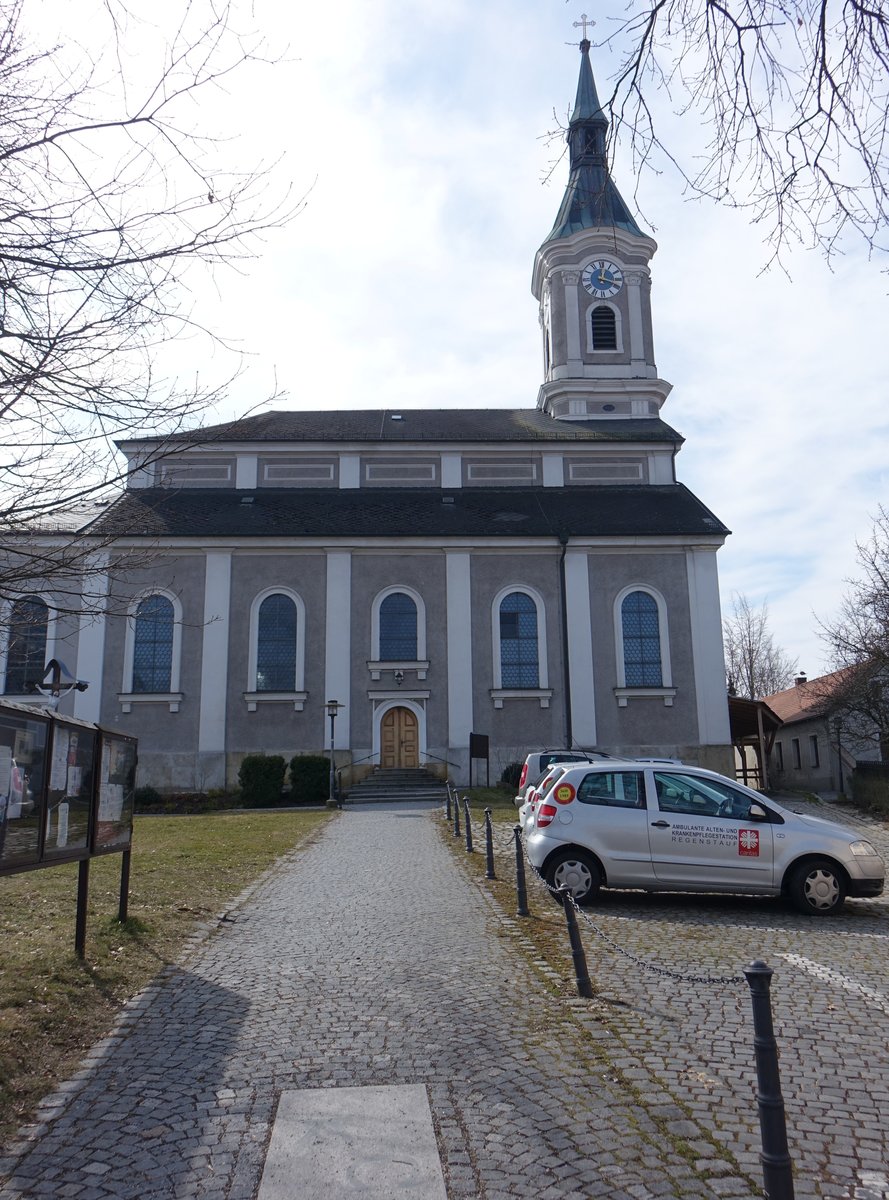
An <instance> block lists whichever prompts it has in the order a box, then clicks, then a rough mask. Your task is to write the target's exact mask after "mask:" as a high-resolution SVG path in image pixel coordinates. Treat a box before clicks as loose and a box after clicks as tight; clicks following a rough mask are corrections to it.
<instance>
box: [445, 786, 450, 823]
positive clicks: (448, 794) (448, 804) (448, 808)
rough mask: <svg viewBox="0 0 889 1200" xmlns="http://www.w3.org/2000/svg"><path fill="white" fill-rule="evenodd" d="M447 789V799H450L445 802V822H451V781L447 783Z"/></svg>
mask: <svg viewBox="0 0 889 1200" xmlns="http://www.w3.org/2000/svg"><path fill="white" fill-rule="evenodd" d="M446 789H447V797H448V798H447V800H445V820H446V821H448V822H450V819H451V781H450V779H449V780H448V781H447V784H446Z"/></svg>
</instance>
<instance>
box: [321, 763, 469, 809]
mask: <svg viewBox="0 0 889 1200" xmlns="http://www.w3.org/2000/svg"><path fill="white" fill-rule="evenodd" d="M446 795H447V789H446V788H445V785H444V783H443V782H442V780H441V779H439V778H438V777H437V776H435V775H433V774H432V772H431V771H427V770H426V769H425V768H424V767H416V768H381V767H378V768H376V769H375V770H374V771H373V772H372V773H371V774H370V775H368V776H367V777H366V778H365V779H362V780H361V782H360V783H356V784H355V785H354V786H353V787H350V788H349V790H348V791H347V792H346V797H345V799H346V803H347V804H374V803H379V802H380V801H384V800H385V801H393V800H396V801H405V802H407V801H411V802H416V801H434V802H437V803H440V804H444V801H445V797H446Z"/></svg>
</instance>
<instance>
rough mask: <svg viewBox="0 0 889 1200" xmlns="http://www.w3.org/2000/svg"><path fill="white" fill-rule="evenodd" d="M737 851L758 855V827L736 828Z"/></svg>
mask: <svg viewBox="0 0 889 1200" xmlns="http://www.w3.org/2000/svg"><path fill="white" fill-rule="evenodd" d="M738 853H739V854H746V855H748V856H752V857H753V858H758V857H759V830H758V829H739V830H738Z"/></svg>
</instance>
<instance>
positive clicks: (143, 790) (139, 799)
mask: <svg viewBox="0 0 889 1200" xmlns="http://www.w3.org/2000/svg"><path fill="white" fill-rule="evenodd" d="M163 802H164V798H163V796H162V795H161V794H160V792H159V791H158V790H157V788H153V787H137V788H136V790H135V792H134V793H133V805H134V807H135V808H136V810H137V811H138V810H140V809H145V808H160V807H161V805H162V804H163Z"/></svg>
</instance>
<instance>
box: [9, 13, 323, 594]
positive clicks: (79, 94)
mask: <svg viewBox="0 0 889 1200" xmlns="http://www.w3.org/2000/svg"><path fill="white" fill-rule="evenodd" d="M35 11H36V10H35ZM28 15H29V9H28V7H27V4H26V3H25V0H0V417H2V421H3V424H2V434H0V535H2V537H3V541H4V544H5V545H6V546H8V547H9V546H12V547H13V548H14V550H15V553H14V554H13V556H12V558H11V559H10V561H9V562H8V563H7V564H6V565H5V568H4V571H3V575H2V583H0V596H2V597H3V598H6V599H9V600H11V599H14V598H15V597H16V595H20V594H24V592H27V591H28V590H30V589H31V588H32V587H33V586H34V585H33V583H32V582H31V578H30V576H29V572H34V571H36V572H37V574H38V575H39V576H41V577H44V578H49V577H51V576H55V575H56V574H59V575H60V577H61V578H62V579H63V580H65V579H72V580H73V578H74V575H75V573H76V570H78V569H82V568H84V566H85V565H86V564H87V563H88V562H89V561H93V559H92V558H91V557H88V556H86V553H85V550H82V549H78V548H76V546H75V545H74V543H73V542H72V541H71V540H70V539H66V538H62V539H61V540H60V541H59V542H58V544H57V546H56V549H55V550H54V549H52V547H51V545H50V544H49V543H46V544H45V545H44V546H43V547H41V548H40V549H38V548H37V547H35V548H34V549H33V551H28V550H26V549H24V548H23V546H22V543H21V540H20V535H21V533H22V531H23V530H24V529H26V528H28V527H31V526H33V524H34V523H35V522H38V523H39V525H40V527H41V528H42V529H44V530H47V531H48V530H50V529H52V528H54V527H55V528H58V529H62V530H64V529H69V530H70V529H71V527H72V516H75V517H76V516H77V515H78V514H79V513H81V507H82V506H83V505H84V504H85V503H86V502H87V501H89V502H100V501H102V500H107V498H108V497H109V496H110V495H113V494H116V493H117V492H118V491H119V490H120V486H121V484H122V483H123V482H124V481H125V471H126V469H125V468H122V467H121V465H120V464H121V460H120V456H119V455H118V454H117V452H116V450H115V447H114V441H115V439H119V438H126V437H131V436H134V435H138V434H139V433H143V432H146V431H150V432H151V433H152V434H160V435H161V436H164V435H167V434H173V433H176V432H180V431H182V430H183V429H185V428H187V427H189V426H193V425H194V424H195V423H196V422H195V419H196V416H197V414H199V413H200V412H201V411H202V410H204V409H205V408H207V407H212V406H214V405H217V404H218V403H220V402H221V401H222V400H223V399H224V397H225V394H226V389H227V387H228V386H230V384H231V382H232V379H233V378H235V377H236V376H237V374H238V372H239V369H240V368H239V367H238V365H237V363H235V365H234V366H233V368H232V369H231V370H229V371H227V372H226V374H227V378H225V379H223V380H222V381H215V382H212V383H207V382H205V381H204V380H203V379H201V378H200V377H196V378H195V379H193V380H191V381H185V380H179V379H175V378H174V379H167V378H165V376H164V373H163V371H162V369H160V368H159V366H158V362H159V359H158V353H159V351H160V350H161V349H162V347H163V346H164V345H165V344H166V343H168V342H170V341H172V340H174V339H177V338H183V337H185V336H189V335H194V334H196V333H200V334H202V335H204V336H206V337H208V338H209V337H211V335H210V334H209V333H207V331H205V330H202V329H201V326H200V325H199V324H198V323H197V322H196V320H195V318H194V315H193V312H192V304H193V300H192V294H191V291H190V287H189V284H190V278H191V277H190V272H192V271H193V269H194V268H200V269H201V271H202V273H203V274H202V277H206V274H207V272H209V271H212V270H214V269H215V268H216V267H218V266H220V265H228V266H230V265H236V264H237V263H238V262H239V261H240V260H244V259H247V258H250V257H253V256H254V255H255V254H256V253H258V250H259V248H260V245H261V241H262V238H263V236H264V235H265V234H266V233H268V232H269V231H271V230H274V229H276V228H278V227H280V226H281V225H283V224H284V223H286V222H287V221H289V220H290V219H292V218H293V216H294V215H295V214H296V213H297V212H298V211H299V210H300V208H301V207H302V201H301V200H294V199H292V198H291V196H290V195H289V191H288V189H286V187H285V188H284V189H282V190H281V191H280V192H279V194H278V195H277V196H276V195H275V194H274V192H273V191H271V190H270V187H269V182H270V171H271V170H272V168H273V167H274V165H275V164H272V165H271V166H267V165H263V164H261V163H260V164H257V166H256V167H254V168H248V169H242V168H240V167H238V168H237V169H232V165H231V163H227V162H226V157H227V155H228V148H227V147H226V146H225V144H224V141H223V140H221V139H218V138H215V137H213V136H211V135H210V134H209V133H208V131H206V130H199V129H197V128H196V127H195V121H196V120H197V119H198V117H199V115H200V103H199V102H200V101H201V98H202V96H203V95H204V93H207V92H211V91H212V90H213V89H219V88H221V87H223V86H228V84H229V83H230V82H231V81H232V80H233V79H234V78H235V77H236V75H237V73H238V72H240V71H243V70H245V69H248V68H250V67H251V65H252V64H262V63H266V62H267V61H268V60H267V58H266V57H265V55H264V52H263V47H262V42H261V39H260V38H259V37H257V36H254V35H243V34H241V33H239V32H238V31H237V30H236V29H235V27H234V24H233V14H232V9H231V6H230V3H228V2H227V0H222V2H221V3H209V2H207V3H203V2H201V3H186V4H185V5H184V6H183V7H182V8H181V9H180V10H179V15H178V17H177V21H176V24H175V26H174V28H173V30H172V32H171V33H170V35H169V37H168V38H167V39H166V41H162V40H161V38H160V36H159V33H158V31H157V30H156V29H155V28H154V27H153V26H150V25H149V23H148V22H147V20H145V19H136V18H134V16H133V14H132V12H131V11H130V10H128V9H127V7H126V6H125V4H124V3H122V2H121V0H103V3H100V4H97V5H96V10H95V13H94V14H93V15H94V16H96V15H97V16H98V18H104V19H105V21H106V29H105V40H104V42H102V40H101V35H100V34H99V33H97V34H96V36H97V39H98V40H97V41H96V43H95V46H94V48H93V51H92V53H87V52H86V51H85V50H84V48H83V47H76V48H75V50H76V53H74V52H71V48H70V47H67V46H61V47H60V46H52V45H50V46H41V47H39V48H34V47H33V46H32V45H31V44H29V37H30V36H33V35H31V34H29V32H28V30H27V20H26V19H27V17H28ZM93 24H94V26H95V25H97V22H94V23H93ZM149 34H150V36H149ZM152 55H153V56H154V58H153V63H154V65H153V68H152V67H151V66H150V61H152V60H151V56H152ZM137 56H138V57H137ZM134 64H135V65H134ZM196 278H197V276H196V275H195V279H196ZM214 341H216V342H217V343H218V344H219V345H220V346H222V347H225V343H224V342H222V341H221V340H219V339H218V338H215V337H214ZM176 448H177V449H178V450H181V449H182V448H183V443H182V442H181V440H180V441H178V442H177V443H176ZM163 452H164V450H163V447H161V448H160V449H159V451H158V453H163ZM82 515H83V516H84V519H85V517H86V510H83V512H82ZM96 548H97V547H96V546H95V545H93V546H92V547H91V554H94V552H95V550H96ZM16 564H17V565H16ZM55 567H57V568H58V572H56V571H55V570H54V569H53V568H55ZM84 586H86V587H87V588H88V587H89V583H88V582H87V584H85V585H84Z"/></svg>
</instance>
